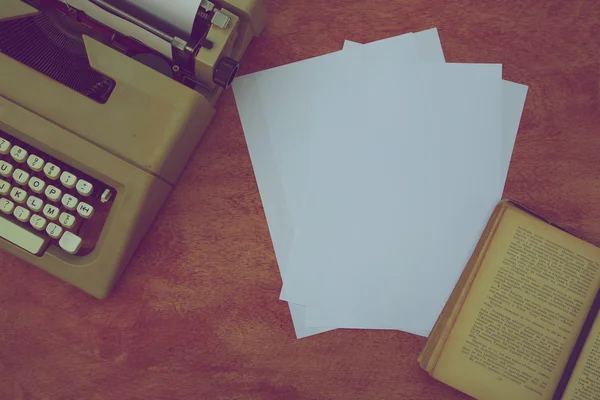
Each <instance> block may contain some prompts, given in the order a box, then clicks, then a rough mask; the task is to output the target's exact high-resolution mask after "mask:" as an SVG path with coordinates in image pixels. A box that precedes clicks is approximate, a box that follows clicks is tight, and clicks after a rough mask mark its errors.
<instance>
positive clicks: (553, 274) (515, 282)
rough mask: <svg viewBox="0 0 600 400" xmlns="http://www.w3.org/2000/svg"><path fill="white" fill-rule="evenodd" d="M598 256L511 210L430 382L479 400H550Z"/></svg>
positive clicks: (593, 286)
mask: <svg viewBox="0 0 600 400" xmlns="http://www.w3.org/2000/svg"><path fill="white" fill-rule="evenodd" d="M599 260H600V249H598V248H596V247H594V246H592V245H590V244H587V243H585V242H583V241H582V240H579V239H577V238H575V237H573V236H571V235H569V234H567V233H565V232H563V231H561V230H559V229H558V228H555V227H552V226H551V225H549V224H547V223H545V222H543V221H541V220H539V219H537V218H536V217H534V216H532V215H529V214H527V213H526V212H524V211H522V210H520V209H518V208H517V207H514V206H512V207H511V208H510V209H509V210H507V212H506V213H505V215H504V217H503V218H502V220H501V222H500V225H499V227H498V231H497V233H496V235H495V237H494V239H493V241H492V244H491V246H490V248H489V250H488V253H487V254H486V255H485V257H484V259H483V262H482V266H481V268H480V271H479V273H478V275H477V277H476V278H475V281H474V283H473V286H472V289H471V291H470V293H469V295H468V297H467V300H466V301H465V303H464V305H463V308H462V310H461V312H460V314H459V317H458V319H457V322H456V324H455V326H454V329H453V331H452V333H451V334H450V337H449V338H448V341H447V342H446V344H445V346H444V349H443V350H442V353H441V356H440V359H439V360H438V363H437V365H436V367H435V368H434V371H433V373H432V375H433V376H434V377H435V378H436V379H438V380H440V381H442V382H445V383H447V384H449V385H450V386H453V387H455V388H457V389H458V390H461V391H463V392H465V393H467V394H469V395H471V396H473V397H475V398H477V399H479V400H500V399H507V398H514V399H519V400H529V399H532V400H534V399H535V400H543V399H551V398H552V396H553V394H554V392H555V389H556V387H557V385H558V383H559V381H560V378H561V375H562V372H563V370H564V368H565V366H566V364H567V361H568V359H569V356H570V354H571V351H572V349H573V347H574V345H575V343H576V341H577V338H578V334H579V331H580V330H581V328H582V325H583V323H584V321H585V319H586V315H587V313H588V311H589V309H590V307H591V304H592V302H593V300H594V297H595V295H596V291H597V290H598V286H599V285H600V264H599V263H598V261H599Z"/></svg>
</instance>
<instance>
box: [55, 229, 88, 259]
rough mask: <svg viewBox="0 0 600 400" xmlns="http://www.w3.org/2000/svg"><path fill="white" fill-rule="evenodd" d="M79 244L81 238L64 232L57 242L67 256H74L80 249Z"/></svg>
mask: <svg viewBox="0 0 600 400" xmlns="http://www.w3.org/2000/svg"><path fill="white" fill-rule="evenodd" d="M81 243H82V240H81V238H80V237H79V236H77V235H75V234H74V233H71V232H69V231H66V232H65V234H64V235H63V236H62V237H61V238H60V242H58V244H59V246H60V247H61V248H62V249H63V250H64V251H66V252H67V253H69V254H76V253H77V252H78V251H79V249H80V248H81Z"/></svg>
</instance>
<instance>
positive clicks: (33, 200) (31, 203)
mask: <svg viewBox="0 0 600 400" xmlns="http://www.w3.org/2000/svg"><path fill="white" fill-rule="evenodd" d="M43 206H44V201H43V200H42V199H40V198H37V197H35V196H29V198H28V199H27V207H29V209H30V210H31V211H33V212H40V211H41V210H42V207H43Z"/></svg>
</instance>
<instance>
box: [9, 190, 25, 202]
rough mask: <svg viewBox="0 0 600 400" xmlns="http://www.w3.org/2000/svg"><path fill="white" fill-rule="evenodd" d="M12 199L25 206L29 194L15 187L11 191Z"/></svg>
mask: <svg viewBox="0 0 600 400" xmlns="http://www.w3.org/2000/svg"><path fill="white" fill-rule="evenodd" d="M10 198H11V199H13V200H14V201H16V202H17V203H19V204H23V203H25V200H27V192H26V191H24V190H23V189H19V188H18V187H14V188H12V190H11V191H10Z"/></svg>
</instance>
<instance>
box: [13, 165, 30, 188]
mask: <svg viewBox="0 0 600 400" xmlns="http://www.w3.org/2000/svg"><path fill="white" fill-rule="evenodd" d="M13 179H14V180H15V182H17V183H18V184H19V185H27V182H29V173H28V172H25V171H23V170H22V169H20V168H17V169H15V172H13Z"/></svg>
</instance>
